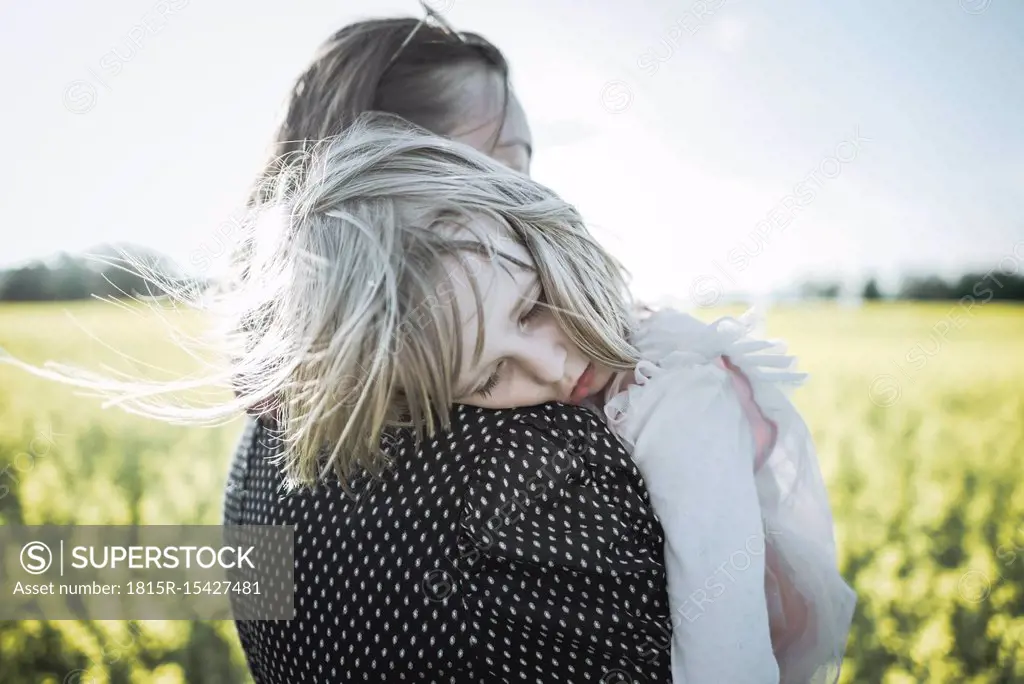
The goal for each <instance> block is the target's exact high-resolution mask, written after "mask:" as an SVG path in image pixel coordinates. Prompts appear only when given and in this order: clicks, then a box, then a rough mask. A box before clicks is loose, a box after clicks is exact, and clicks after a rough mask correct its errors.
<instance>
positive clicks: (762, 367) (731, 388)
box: [605, 310, 856, 684]
mask: <svg viewBox="0 0 1024 684" xmlns="http://www.w3.org/2000/svg"><path fill="white" fill-rule="evenodd" d="M753 326H754V321H753V320H751V318H750V317H746V318H744V319H741V320H736V319H723V320H721V321H718V322H716V323H715V324H713V325H708V324H705V323H702V322H700V321H698V320H696V319H694V318H693V317H691V316H688V315H686V314H682V313H679V312H676V311H671V310H663V311H659V312H657V313H656V314H654V315H653V316H651V318H649V319H648V321H646V322H645V324H644V326H643V327H642V328H641V330H640V332H639V335H638V337H637V340H636V343H637V347H638V348H639V350H640V352H641V355H642V357H643V358H644V359H645V360H644V361H642V362H641V363H640V364H638V366H637V368H636V371H635V373H634V376H633V380H634V381H635V384H633V385H632V386H629V387H626V388H625V389H622V390H621V391H620V388H619V387H617V386H613V387H612V389H611V390H610V392H609V395H608V397H609V398H608V401H607V403H606V406H605V414H606V416H607V418H608V420H609V424H610V425H611V426H612V427H613V429H615V430H616V432H617V433H618V434H619V436H620V438H622V440H623V441H624V442H625V443H626V444H627V445H628V446H630V447H631V448H632V449H633V457H634V459H635V461H636V463H637V466H638V468H639V469H640V471H641V473H642V474H643V477H644V480H645V483H646V485H647V487H648V490H649V492H650V495H651V501H652V504H653V505H654V508H655V511H656V512H657V514H658V516H659V517H660V518H661V521H662V526H663V528H664V530H665V539H666V542H665V562H666V574H667V577H668V584H669V601H670V604H671V608H672V610H673V642H672V664H673V674H674V677H675V679H674V681H675V682H676V683H677V684H678V683H679V682H705V681H728V682H736V683H737V684H744V683H747V682H750V683H757V684H761V683H765V684H769V683H775V682H784V683H787V684H788V683H789V682H801V683H804V682H809V683H813V684H823V683H831V682H835V681H836V679H837V677H838V672H839V666H840V664H841V661H842V655H843V651H844V650H845V645H846V637H847V633H848V630H849V625H850V622H851V621H852V614H853V606H854V604H855V602H856V599H855V594H854V593H853V591H852V590H851V589H850V588H849V587H848V586H847V585H846V583H845V582H844V581H843V579H842V577H841V576H840V575H839V573H838V570H837V568H836V563H835V545H834V540H833V532H832V516H831V510H830V507H829V504H828V498H827V492H826V490H825V487H824V482H823V480H822V478H821V473H820V470H819V468H818V464H817V456H816V454H815V451H814V446H813V443H812V441H811V439H810V436H809V434H808V431H807V428H806V426H805V425H804V423H803V420H802V419H801V418H800V416H799V414H798V413H797V411H796V410H795V408H794V407H793V406H792V404H791V402H790V401H789V398H788V396H787V393H786V391H787V389H788V388H790V387H792V386H794V385H797V384H799V383H800V382H801V381H802V380H803V379H804V377H805V376H804V375H803V374H800V373H794V372H791V371H790V370H789V368H790V366H791V364H792V362H793V359H792V358H790V357H788V356H783V355H781V354H779V353H778V352H779V351H780V348H779V346H778V345H777V344H775V343H771V342H764V341H758V340H752V339H750V338H749V337H748V334H749V332H750V330H751V329H752V328H753ZM737 371H738V372H737ZM737 375H739V376H741V377H742V378H743V380H744V381H745V382H746V383H748V384H747V385H746V386H747V387H748V388H749V390H750V393H751V395H752V402H751V401H746V402H745V401H744V400H743V399H742V398H741V395H740V393H739V392H738V390H737V382H736V379H737V378H736V376H737ZM752 403H754V404H756V409H755V410H757V409H759V417H760V418H761V421H760V423H759V421H757V420H754V421H752V420H751V415H750V413H749V411H750V410H751V405H752ZM764 419H767V420H764ZM765 424H767V425H770V426H771V428H772V434H771V439H770V440H769V442H770V443H769V444H768V445H767V447H765V448H764V449H760V450H761V451H764V453H763V454H760V456H761V459H760V460H759V459H757V458H755V457H756V456H757V455H758V452H759V447H761V446H762V443H763V442H764V439H763V435H761V434H760V433H758V432H756V431H755V427H759V426H763V425H765ZM766 540H767V543H765V541H766ZM794 605H798V606H799V607H800V608H801V610H803V611H804V612H803V613H801V611H800V610H797V611H794V610H792V607H793V606H794ZM787 621H788V623H787ZM773 641H774V644H773Z"/></svg>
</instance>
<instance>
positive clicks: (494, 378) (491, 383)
mask: <svg viewBox="0 0 1024 684" xmlns="http://www.w3.org/2000/svg"><path fill="white" fill-rule="evenodd" d="M543 307H544V294H543V293H541V295H540V296H539V297H537V301H536V302H535V303H534V305H533V306H531V307H530V310H529V311H527V312H526V313H525V314H523V317H522V318H520V319H519V324H520V325H523V324H526V323H529V322H530V321H532V320H533V319H534V318H535V317H536V316H537V315H539V314H540V312H541V309H543ZM501 367H502V364H498V367H497V368H495V369H494V372H493V373H492V374H491V377H489V378H487V382H485V383H484V384H483V386H481V387H480V389H478V390H477V391H476V393H477V394H479V395H480V396H482V397H484V398H488V397H490V396H491V392H493V391H494V388H495V387H497V386H498V383H499V382H501Z"/></svg>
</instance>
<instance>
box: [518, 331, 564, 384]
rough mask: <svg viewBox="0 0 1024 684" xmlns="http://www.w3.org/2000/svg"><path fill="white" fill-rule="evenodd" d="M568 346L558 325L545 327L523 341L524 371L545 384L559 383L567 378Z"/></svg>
mask: <svg viewBox="0 0 1024 684" xmlns="http://www.w3.org/2000/svg"><path fill="white" fill-rule="evenodd" d="M567 349H568V345H567V344H566V341H565V339H564V335H563V334H562V332H561V330H559V329H558V326H557V325H550V326H544V328H543V329H538V330H535V331H534V334H532V335H529V336H527V337H525V338H524V339H523V348H522V361H523V366H524V369H525V370H526V371H527V372H528V373H529V374H530V375H532V376H533V377H534V379H535V380H536V381H537V382H540V383H543V384H554V383H559V382H561V381H562V380H563V379H564V378H565V362H566V359H567V358H568V353H567V351H566V350H567Z"/></svg>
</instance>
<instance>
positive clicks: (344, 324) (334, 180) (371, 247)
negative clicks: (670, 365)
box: [50, 115, 636, 487]
mask: <svg viewBox="0 0 1024 684" xmlns="http://www.w3.org/2000/svg"><path fill="white" fill-rule="evenodd" d="M288 169H289V171H288V174H290V176H289V177H284V176H282V177H280V178H278V179H277V180H276V181H275V182H276V183H277V186H278V187H279V188H283V190H281V191H279V192H277V193H272V194H274V195H275V196H274V199H273V201H271V202H270V203H269V204H268V205H267V206H263V207H260V208H259V210H258V211H257V212H255V214H254V216H253V219H252V220H251V222H250V223H249V224H248V226H247V230H246V232H247V235H245V236H243V239H244V240H246V241H247V259H246V260H245V263H244V265H243V264H239V265H237V266H236V268H238V269H239V270H238V272H237V273H233V274H231V275H229V278H228V280H227V282H226V283H225V286H223V287H220V288H219V289H217V290H216V291H214V292H211V293H206V294H205V296H203V297H201V298H200V299H199V300H198V303H199V304H200V305H201V306H202V307H203V308H205V309H207V310H209V311H210V312H211V313H212V314H213V315H214V316H215V317H216V320H217V321H218V322H219V323H220V325H221V330H220V333H221V337H220V339H221V340H222V342H223V344H224V345H225V346H226V349H224V351H225V352H226V353H227V357H228V358H230V359H231V362H230V363H228V364H224V365H223V366H221V367H215V368H213V369H212V373H211V374H210V375H207V376H206V377H202V378H192V379H187V380H181V381H175V382H171V383H149V384H140V383H138V382H134V381H133V382H120V381H118V382H111V381H101V380H97V379H96V376H94V375H83V374H82V373H79V372H74V373H73V372H69V371H68V370H67V369H64V370H63V371H57V372H56V373H55V374H56V375H58V376H60V377H61V379H63V380H65V381H71V382H74V383H76V384H79V385H80V386H85V387H89V388H94V389H95V388H97V387H98V388H100V389H102V390H103V391H104V393H110V392H114V393H115V394H117V395H118V396H117V398H116V399H114V401H113V403H116V404H119V405H121V406H123V407H124V408H126V409H127V410H129V411H132V412H135V413H141V414H144V415H148V416H152V417H157V418H160V419H164V420H172V421H174V422H184V423H197V422H198V423H203V424H207V425H209V424H214V423H222V422H224V421H225V420H229V419H231V418H233V417H235V416H237V415H238V413H239V412H240V411H241V410H245V409H247V408H250V407H252V406H257V405H259V406H264V407H268V410H272V411H273V413H274V414H275V416H276V418H277V420H278V424H279V426H280V429H281V434H282V436H283V439H284V443H285V451H284V454H283V456H282V460H283V463H282V465H283V467H284V471H285V475H286V482H287V485H288V486H289V487H295V486H299V485H312V484H314V483H315V482H316V481H317V479H318V478H320V477H323V476H324V475H325V474H327V473H328V472H330V471H331V470H333V471H334V472H335V473H336V474H337V475H338V477H339V479H340V480H341V482H342V483H343V484H344V483H346V482H347V481H348V480H349V478H350V477H351V476H353V475H356V474H358V473H359V472H360V471H368V472H370V473H374V474H377V473H379V472H380V471H381V469H382V468H383V467H384V466H385V465H386V464H387V457H386V454H384V452H383V451H382V449H381V439H382V437H383V435H384V433H385V431H386V430H387V429H389V428H390V427H397V426H403V427H414V428H416V430H417V433H418V435H419V436H420V438H423V437H425V436H426V437H429V436H432V435H433V434H434V432H435V430H438V429H446V428H447V427H448V416H449V413H450V411H451V408H452V405H453V403H454V401H455V399H456V398H457V397H456V396H454V393H455V387H454V383H455V382H456V378H457V373H458V369H459V368H460V367H462V355H463V353H465V351H464V350H463V349H462V345H461V335H460V334H459V330H460V325H459V321H460V320H462V319H461V317H460V313H459V311H458V309H457V307H456V304H455V301H454V297H452V296H451V294H452V293H453V290H452V288H451V287H450V285H451V283H452V282H453V281H454V280H455V279H463V282H466V283H467V284H469V285H470V286H471V287H472V291H473V292H474V293H476V295H477V296H476V308H477V321H478V325H479V324H480V322H481V319H482V317H483V315H484V312H483V311H482V310H481V306H480V298H479V292H478V291H477V288H476V284H475V279H474V272H473V269H474V264H480V263H482V262H480V261H479V260H476V259H471V260H467V259H465V258H464V257H465V255H466V254H467V253H477V254H486V255H489V256H490V257H491V258H492V262H491V263H492V264H494V265H495V266H498V267H500V266H502V264H503V263H504V262H505V261H515V260H514V259H512V257H510V256H509V255H507V254H504V253H503V251H502V249H501V243H502V242H503V241H504V240H509V241H512V242H514V243H517V244H519V245H521V246H522V247H524V248H525V250H526V251H527V253H528V254H529V256H530V258H531V260H532V264H527V266H529V267H532V268H533V269H535V270H536V273H537V276H538V279H539V281H540V284H541V286H542V288H543V291H544V294H545V298H546V302H547V305H548V306H549V307H550V308H551V310H552V313H553V315H554V316H555V318H556V320H557V321H558V323H559V324H560V325H561V327H562V328H563V330H564V331H565V332H566V334H567V335H568V337H569V338H570V339H571V340H572V342H573V343H575V344H576V345H577V346H578V347H579V348H580V350H581V351H582V352H583V354H585V355H586V356H587V357H589V358H591V359H593V360H594V361H596V362H598V363H601V364H604V365H606V366H609V367H611V368H615V369H626V368H630V367H632V366H633V365H634V364H635V362H636V351H635V349H634V348H633V346H632V345H631V344H630V343H629V341H628V339H629V333H630V330H631V328H632V324H633V322H632V318H631V315H630V310H631V309H630V307H631V303H630V301H629V299H628V292H627V289H626V283H625V279H624V270H623V268H622V267H621V265H620V264H619V263H618V262H617V261H616V260H615V259H614V258H613V257H612V256H611V255H610V254H608V252H606V251H605V250H604V249H603V248H602V247H601V246H600V245H599V244H598V243H597V242H596V241H595V240H594V238H593V237H592V236H591V235H590V233H589V232H588V231H587V229H586V227H585V226H584V224H583V221H582V219H581V218H580V215H579V214H578V213H577V211H576V210H575V209H574V208H573V207H572V206H571V205H569V204H568V203H566V202H565V201H563V200H561V199H560V198H559V197H558V196H557V195H555V194H554V193H553V192H551V191H550V190H548V189H547V188H545V187H544V186H542V185H540V184H539V183H537V182H535V181H533V180H531V179H530V178H528V177H526V176H523V175H520V174H518V173H515V172H513V171H511V170H509V169H507V168H505V167H504V166H502V165H501V164H499V163H498V162H496V161H494V160H492V159H490V158H489V157H487V156H486V155H484V154H483V153H480V152H478V151H476V150H474V149H472V148H470V147H468V146H465V145H462V144H459V143H454V142H451V141H449V140H445V139H443V138H440V137H436V136H434V135H432V134H430V133H427V132H426V131H424V130H423V129H420V128H418V127H415V126H413V125H412V124H409V123H406V122H405V121H404V120H402V119H399V118H397V117H392V116H386V115H372V116H364V117H362V118H360V119H359V120H358V121H357V122H356V123H355V125H353V126H352V127H351V128H350V129H349V130H348V131H346V132H345V133H344V134H343V135H342V136H340V137H338V138H335V139H331V140H327V141H324V142H322V143H321V144H320V145H318V146H316V147H315V148H314V149H313V150H312V152H311V153H310V154H308V155H307V156H305V157H304V158H303V160H302V162H301V163H298V164H295V163H292V164H289V165H288ZM481 222H483V223H485V224H491V225H497V226H500V228H501V230H500V235H499V236H498V238H497V239H495V237H494V234H493V231H491V232H490V234H489V235H487V234H483V232H482V231H478V230H477V227H478V226H480V225H481ZM467 231H469V232H470V233H471V234H472V235H475V237H472V236H470V237H467V235H466V232H467ZM452 264H456V266H455V268H452ZM243 271H244V272H243ZM147 276H148V277H150V278H151V279H153V280H155V281H157V282H158V284H160V285H161V286H162V287H164V288H167V286H168V283H166V282H162V283H161V282H159V281H160V277H159V275H158V274H154V273H152V272H150V273H148V274H147ZM173 294H174V296H175V298H176V299H181V300H185V301H190V300H194V299H196V298H195V297H194V296H190V295H189V293H188V292H187V291H186V290H183V289H181V288H178V289H177V290H173ZM482 343H483V329H482V325H481V326H480V328H479V332H478V336H477V346H476V349H475V350H474V352H473V353H474V355H477V354H479V353H480V350H481V348H482ZM50 375H51V376H52V375H54V373H53V372H51V373H50ZM211 383H213V384H219V385H225V384H231V385H232V386H233V387H234V388H235V397H234V398H233V399H232V400H230V401H224V402H216V403H214V405H212V406H204V407H195V406H182V405H180V404H179V405H172V404H170V403H168V402H166V401H162V400H160V397H161V396H163V397H166V395H167V394H168V393H170V392H176V391H183V390H195V389H197V388H199V387H208V386H210V384H211Z"/></svg>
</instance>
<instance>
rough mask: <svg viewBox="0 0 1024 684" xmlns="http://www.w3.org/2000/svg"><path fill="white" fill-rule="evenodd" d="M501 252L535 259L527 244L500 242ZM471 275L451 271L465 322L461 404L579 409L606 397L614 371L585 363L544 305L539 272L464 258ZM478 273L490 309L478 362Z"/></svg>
mask: <svg viewBox="0 0 1024 684" xmlns="http://www.w3.org/2000/svg"><path fill="white" fill-rule="evenodd" d="M499 246H500V251H502V252H504V253H506V254H508V255H509V256H511V257H513V258H514V259H517V260H519V261H520V262H523V263H526V264H530V265H531V266H532V261H531V259H530V257H529V254H528V252H527V251H526V249H525V248H523V247H522V245H518V244H515V243H513V242H512V241H511V240H500V241H499ZM464 261H465V270H463V269H462V268H459V267H456V268H453V269H451V270H450V271H449V272H450V273H451V274H452V277H451V293H452V296H453V298H454V299H455V301H456V302H457V303H458V307H459V314H460V317H461V321H460V324H461V335H462V345H463V346H462V348H463V355H462V356H463V359H462V368H461V369H460V370H459V376H458V380H457V382H456V385H455V387H456V391H455V396H456V402H457V403H460V404H469V405H470V406H480V407H483V408H515V407H519V406H534V405H536V404H543V403H545V402H549V401H559V402H563V403H571V404H579V403H581V402H582V401H583V400H584V399H586V398H587V397H590V396H593V395H595V394H597V393H598V392H600V391H601V390H602V389H603V388H604V386H605V385H607V384H608V381H609V380H610V379H611V377H612V374H613V371H612V370H611V369H609V368H605V367H603V366H599V365H597V364H595V363H593V362H592V361H591V360H590V359H588V358H586V357H585V356H584V355H583V353H582V352H581V351H580V350H579V348H578V347H577V346H576V345H575V344H573V343H572V342H571V341H570V339H569V338H568V336H567V335H566V334H565V333H564V332H563V331H562V329H561V327H560V326H559V325H558V322H557V321H556V320H555V317H554V315H553V314H552V313H551V312H550V311H549V310H548V309H547V308H546V307H545V306H544V302H543V296H542V293H541V289H540V283H539V281H538V280H537V277H536V274H535V272H534V271H532V270H529V269H525V268H522V267H520V266H518V265H516V264H513V263H511V262H509V261H508V260H505V259H503V258H501V257H496V258H495V259H494V260H491V259H490V258H489V257H487V256H484V255H477V254H466V255H464ZM467 272H468V274H474V275H475V279H476V283H477V287H478V289H479V296H480V305H481V308H482V310H483V312H484V314H485V315H484V320H483V326H482V328H483V331H484V346H483V351H482V353H481V355H480V358H479V359H478V360H477V361H475V362H474V360H473V351H474V350H475V349H476V344H477V332H478V321H477V309H476V301H475V299H474V295H473V289H472V286H471V285H470V284H469V275H468V274H467Z"/></svg>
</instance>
